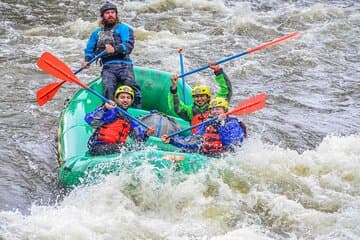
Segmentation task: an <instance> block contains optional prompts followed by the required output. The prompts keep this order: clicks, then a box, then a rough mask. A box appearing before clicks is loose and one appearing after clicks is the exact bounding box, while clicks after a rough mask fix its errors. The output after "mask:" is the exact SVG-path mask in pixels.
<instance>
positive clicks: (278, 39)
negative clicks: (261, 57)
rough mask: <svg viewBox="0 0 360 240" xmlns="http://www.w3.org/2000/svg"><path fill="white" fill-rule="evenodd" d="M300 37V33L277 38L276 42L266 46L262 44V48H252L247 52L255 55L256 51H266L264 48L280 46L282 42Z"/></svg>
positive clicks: (268, 43) (273, 41)
mask: <svg viewBox="0 0 360 240" xmlns="http://www.w3.org/2000/svg"><path fill="white" fill-rule="evenodd" d="M298 36H300V33H299V32H293V33H289V34H287V35H285V36H282V37H279V38H276V39H274V40H272V41H271V42H267V43H264V44H261V45H260V46H258V47H255V48H252V49H250V50H247V51H246V52H247V53H253V52H255V51H258V50H261V49H264V48H268V47H271V46H274V45H276V44H279V43H281V42H284V41H287V40H290V39H293V38H296V37H298Z"/></svg>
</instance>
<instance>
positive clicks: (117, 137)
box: [98, 118, 130, 144]
mask: <svg viewBox="0 0 360 240" xmlns="http://www.w3.org/2000/svg"><path fill="white" fill-rule="evenodd" d="M129 133H130V122H129V121H128V120H125V119H123V118H117V119H116V120H115V121H113V122H111V123H106V124H104V125H102V126H101V127H100V128H99V130H98V139H99V140H100V141H103V142H106V143H113V144H123V143H125V141H126V138H127V136H128V135H129Z"/></svg>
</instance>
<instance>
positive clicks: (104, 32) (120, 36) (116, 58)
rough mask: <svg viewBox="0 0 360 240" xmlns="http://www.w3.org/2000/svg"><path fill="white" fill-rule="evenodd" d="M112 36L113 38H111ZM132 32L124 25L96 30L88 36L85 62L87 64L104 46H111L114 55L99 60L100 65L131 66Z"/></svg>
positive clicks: (133, 40)
mask: <svg viewBox="0 0 360 240" xmlns="http://www.w3.org/2000/svg"><path fill="white" fill-rule="evenodd" d="M111 35H113V38H111ZM134 43H135V39H134V31H133V30H132V28H130V27H129V26H128V25H127V24H125V23H117V24H115V25H109V26H105V27H103V28H100V27H99V28H96V29H95V30H94V31H93V32H92V33H91V35H90V38H89V40H88V42H87V45H86V48H85V61H86V62H89V61H90V60H91V59H93V58H94V57H95V55H96V54H97V53H100V52H101V51H102V50H104V49H105V44H111V45H112V46H113V47H114V49H115V53H114V54H109V55H105V56H104V57H102V58H101V61H102V64H103V65H106V64H111V63H126V64H132V61H131V59H130V53H131V52H132V50H133V48H134Z"/></svg>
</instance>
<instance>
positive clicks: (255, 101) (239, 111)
mask: <svg viewBox="0 0 360 240" xmlns="http://www.w3.org/2000/svg"><path fill="white" fill-rule="evenodd" d="M265 100H266V94H265V93H260V94H258V95H256V96H254V97H251V98H249V99H247V100H245V101H242V102H241V103H240V104H238V105H237V106H236V107H235V108H233V109H232V110H230V111H228V112H226V113H225V115H226V116H229V115H232V114H234V115H243V114H249V113H253V112H255V111H257V110H259V109H262V108H263V107H264V106H265ZM216 119H218V117H213V118H210V119H207V120H206V121H204V122H201V123H198V124H195V125H193V126H190V127H188V128H185V129H182V130H180V131H177V132H174V133H172V134H170V135H168V137H173V136H175V135H177V134H180V133H183V132H186V131H188V130H191V129H193V128H196V127H199V126H201V125H204V124H207V123H209V122H212V121H215V120H216Z"/></svg>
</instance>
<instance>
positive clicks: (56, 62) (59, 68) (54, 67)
mask: <svg viewBox="0 0 360 240" xmlns="http://www.w3.org/2000/svg"><path fill="white" fill-rule="evenodd" d="M37 65H38V67H39V68H40V69H42V70H44V71H45V72H47V73H49V74H50V75H53V76H54V77H56V78H59V79H61V80H63V81H66V82H71V83H75V84H77V85H79V86H81V87H82V88H85V89H86V90H88V91H89V92H91V93H92V94H94V95H96V96H97V97H99V98H100V99H101V100H103V101H104V102H109V101H110V100H109V99H107V98H105V97H104V96H102V95H101V94H99V93H98V92H96V91H95V90H93V89H92V88H90V87H89V86H88V85H86V84H85V83H83V82H81V81H80V80H79V79H78V78H77V77H76V76H75V74H74V73H73V72H72V71H71V69H70V68H69V67H68V66H67V65H66V64H65V63H64V62H63V61H61V60H60V59H58V58H57V57H55V56H54V55H52V54H51V53H49V52H44V53H43V54H42V55H41V57H40V58H39V60H38V61H37ZM116 108H117V109H118V111H119V112H121V113H122V114H123V115H125V116H127V117H129V118H130V119H132V120H134V121H136V122H137V123H139V124H140V125H141V126H143V127H144V128H148V126H147V125H146V124H145V123H143V122H141V121H140V120H139V119H137V118H135V117H133V116H131V115H130V114H129V113H128V112H126V111H125V110H123V109H121V108H120V107H118V106H117V107H116Z"/></svg>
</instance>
